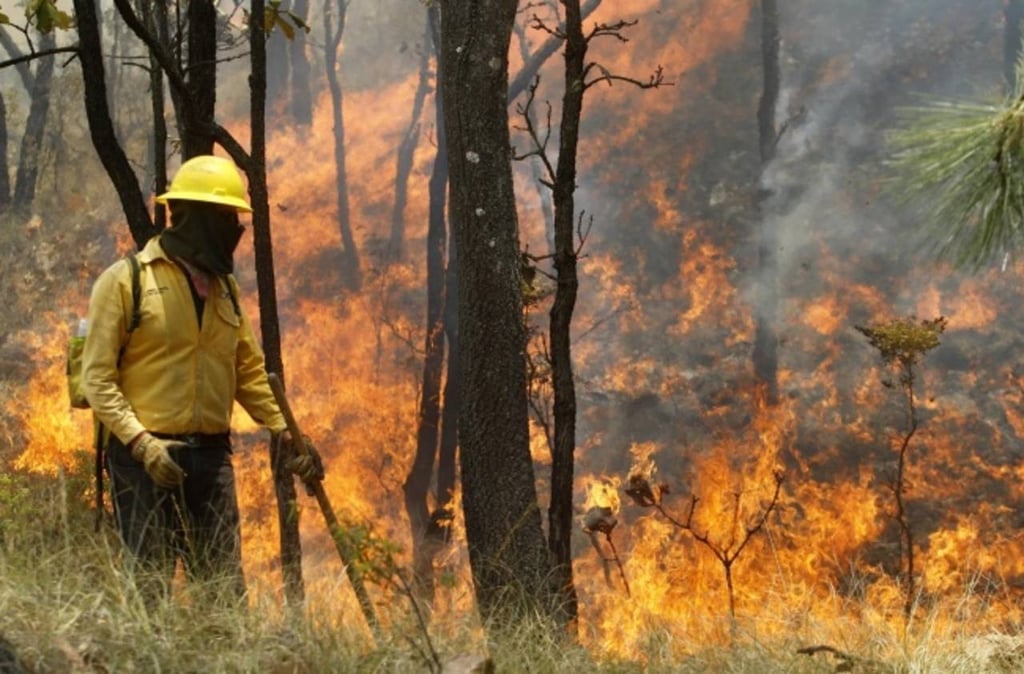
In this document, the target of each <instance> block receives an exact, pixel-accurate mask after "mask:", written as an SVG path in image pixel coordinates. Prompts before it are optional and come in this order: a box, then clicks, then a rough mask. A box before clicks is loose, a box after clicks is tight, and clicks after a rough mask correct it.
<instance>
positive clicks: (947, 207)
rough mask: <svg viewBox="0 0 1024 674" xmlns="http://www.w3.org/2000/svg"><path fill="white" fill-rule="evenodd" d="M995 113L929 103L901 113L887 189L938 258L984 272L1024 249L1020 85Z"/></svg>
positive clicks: (992, 108) (1023, 84) (892, 139)
mask: <svg viewBox="0 0 1024 674" xmlns="http://www.w3.org/2000/svg"><path fill="white" fill-rule="evenodd" d="M1022 73H1024V71H1022V66H1021V63H1020V62H1018V66H1017V87H1016V91H1015V92H1014V94H1013V96H1012V97H1010V98H1009V99H1007V100H1006V101H1005V102H1004V103H1002V104H1000V105H985V104H980V103H972V102H955V101H941V100H932V101H926V102H925V103H923V104H922V105H918V106H910V107H906V108H903V109H901V110H900V111H899V115H900V124H899V125H898V126H897V128H895V129H894V130H892V131H890V132H889V134H888V135H887V140H888V143H889V146H890V149H891V155H890V157H889V159H888V160H887V162H886V163H887V165H888V167H889V168H890V169H891V171H892V176H891V178H889V179H888V180H887V187H888V188H889V190H890V191H891V193H892V194H893V195H894V196H895V197H896V198H897V199H898V200H900V201H903V202H904V203H907V204H909V205H911V206H912V207H914V208H915V209H916V210H917V211H918V213H919V215H920V216H921V217H922V220H923V223H922V224H923V230H924V232H925V234H926V235H928V240H929V241H930V242H932V243H933V244H934V245H935V247H936V249H937V253H938V255H939V257H943V258H948V259H951V260H952V261H953V262H954V263H955V264H956V265H957V266H967V267H971V268H973V269H978V268H980V267H982V266H983V265H984V264H985V263H987V262H988V261H990V260H991V259H993V258H994V257H995V256H997V255H1000V254H1003V253H1008V252H1012V251H1014V250H1016V249H1017V248H1018V247H1019V246H1021V245H1022V243H1024V80H1022Z"/></svg>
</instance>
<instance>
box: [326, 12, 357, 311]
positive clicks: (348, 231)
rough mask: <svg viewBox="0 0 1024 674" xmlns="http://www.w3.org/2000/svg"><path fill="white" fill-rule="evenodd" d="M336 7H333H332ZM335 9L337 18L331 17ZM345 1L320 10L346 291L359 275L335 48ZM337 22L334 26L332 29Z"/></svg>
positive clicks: (342, 24) (354, 287)
mask: <svg viewBox="0 0 1024 674" xmlns="http://www.w3.org/2000/svg"><path fill="white" fill-rule="evenodd" d="M335 3H336V4H335ZM335 8H336V9H337V16H335V15H334V12H335ZM347 12H348V0H334V2H328V3H327V6H326V7H325V9H324V68H325V69H326V71H327V87H328V89H329V90H330V92H331V116H332V119H333V120H334V125H333V129H334V169H335V193H336V195H337V201H336V203H337V211H338V213H337V218H338V231H339V233H340V234H341V254H342V270H341V271H342V281H343V283H344V284H345V287H346V288H348V289H349V290H352V291H356V290H359V288H360V287H362V283H363V281H362V272H361V271H360V270H359V264H360V262H359V250H358V249H357V248H356V241H355V237H353V236H352V223H351V221H350V219H349V205H348V174H347V172H346V169H345V106H344V97H343V92H342V89H341V82H340V80H339V79H338V48H339V47H340V46H341V36H342V35H343V34H344V33H345V17H346V15H347ZM335 21H337V25H335Z"/></svg>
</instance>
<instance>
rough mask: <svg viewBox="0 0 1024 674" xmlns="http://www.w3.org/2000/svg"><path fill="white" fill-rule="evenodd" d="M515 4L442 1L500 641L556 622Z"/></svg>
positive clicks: (472, 466) (466, 331) (494, 623)
mask: <svg viewBox="0 0 1024 674" xmlns="http://www.w3.org/2000/svg"><path fill="white" fill-rule="evenodd" d="M515 14H516V2H515V0H481V1H479V2H474V3H467V2H461V1H459V0H442V2H441V17H442V30H441V46H442V49H441V89H442V94H443V96H444V111H445V112H444V125H445V131H446V133H447V145H448V157H449V170H450V171H451V176H450V179H451V182H450V185H449V214H450V218H451V223H452V231H453V235H454V237H455V244H456V248H457V250H458V257H459V336H460V339H461V342H460V345H459V360H460V368H461V379H462V384H463V389H462V392H463V398H462V406H461V410H460V417H459V445H460V452H459V457H460V461H459V465H460V469H461V475H462V503H463V513H464V516H465V523H466V539H467V544H468V548H469V560H470V566H471V568H472V573H473V581H474V588H475V592H476V600H477V606H478V608H479V610H480V613H481V616H482V618H483V620H484V624H485V625H486V626H487V628H488V629H489V630H499V631H500V629H501V628H502V627H506V626H508V625H509V624H514V623H515V622H518V621H519V620H522V619H524V618H525V617H526V616H534V617H536V616H538V615H539V616H546V617H549V618H550V617H553V615H552V611H553V605H554V602H555V596H554V593H553V592H552V585H551V580H550V574H551V563H550V560H549V558H548V552H547V546H546V544H545V540H544V533H543V530H542V526H541V516H540V509H539V507H538V504H537V493H536V489H535V486H534V470H533V462H532V458H531V456H530V442H529V440H530V439H529V428H528V420H527V414H528V411H527V398H526V363H525V355H524V354H525V348H526V329H525V326H524V324H523V320H522V312H523V298H522V287H521V285H520V284H521V281H522V279H521V276H520V269H519V259H520V253H519V240H518V231H517V230H518V226H517V220H516V204H515V194H514V190H513V185H512V168H511V164H510V161H511V147H510V138H509V123H508V108H507V105H506V98H505V96H506V94H507V90H508V51H509V44H510V40H511V34H512V23H513V21H514V20H515Z"/></svg>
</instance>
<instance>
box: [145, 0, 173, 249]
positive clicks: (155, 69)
mask: <svg viewBox="0 0 1024 674" xmlns="http://www.w3.org/2000/svg"><path fill="white" fill-rule="evenodd" d="M144 6H145V13H146V15H145V21H146V25H147V26H148V27H149V30H150V31H151V32H152V33H153V34H154V35H156V36H157V38H158V39H159V40H160V42H161V43H162V44H167V43H168V37H167V36H168V34H169V32H170V31H169V30H168V26H167V5H166V4H165V3H164V2H160V1H159V0H157V1H155V2H147V3H145V5H144ZM149 96H150V111H151V113H152V115H153V133H152V135H151V136H150V139H149V142H150V148H149V155H150V156H149V162H148V163H147V167H148V168H149V169H151V170H152V175H151V176H148V177H147V184H146V186H145V187H146V189H151V190H153V193H154V194H163V193H164V192H166V191H167V119H166V118H165V117H164V109H165V99H164V75H163V71H162V70H161V69H160V62H159V61H158V60H157V58H156V56H155V55H154V54H153V53H152V52H150V54H149ZM153 224H154V225H155V227H156V228H157V229H158V230H160V229H163V228H164V227H166V226H167V206H166V205H165V204H155V205H154V206H153Z"/></svg>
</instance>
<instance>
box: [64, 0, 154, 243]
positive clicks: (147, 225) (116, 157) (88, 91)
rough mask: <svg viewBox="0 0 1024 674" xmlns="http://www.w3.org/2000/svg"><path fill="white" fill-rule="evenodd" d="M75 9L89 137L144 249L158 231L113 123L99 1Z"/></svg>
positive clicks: (80, 2)
mask: <svg viewBox="0 0 1024 674" xmlns="http://www.w3.org/2000/svg"><path fill="white" fill-rule="evenodd" d="M74 8H75V25H76V26H77V27H78V44H79V49H78V60H79V63H81V67H82V81H83V90H84V93H85V113H86V117H87V119H88V122H89V134H90V136H91V137H92V144H93V147H95V148H96V153H97V154H98V155H99V158H100V162H101V163H102V164H103V168H104V169H105V170H106V172H107V175H109V176H110V180H111V181H112V182H113V183H114V189H116V190H117V195H118V197H119V198H120V200H121V208H122V209H123V210H124V215H125V218H126V219H127V221H128V229H129V231H131V234H132V239H133V240H134V241H135V245H136V246H137V247H138V248H142V246H144V245H145V243H146V241H148V240H149V239H150V238H151V237H152V236H153V235H154V234H156V233H157V230H156V228H155V227H154V226H153V221H152V220H151V219H150V217H149V210H148V209H147V208H146V202H145V200H144V199H143V198H142V192H141V190H140V189H139V182H138V179H137V178H136V177H135V172H134V171H133V170H132V167H131V164H129V163H128V157H127V156H125V153H124V150H123V149H122V148H121V145H120V144H119V143H118V142H117V137H116V135H115V134H114V125H113V123H112V122H111V121H110V108H109V107H108V104H107V85H106V76H105V74H104V71H103V49H102V45H101V44H100V31H99V21H98V18H97V7H96V1H95V0H74Z"/></svg>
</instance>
